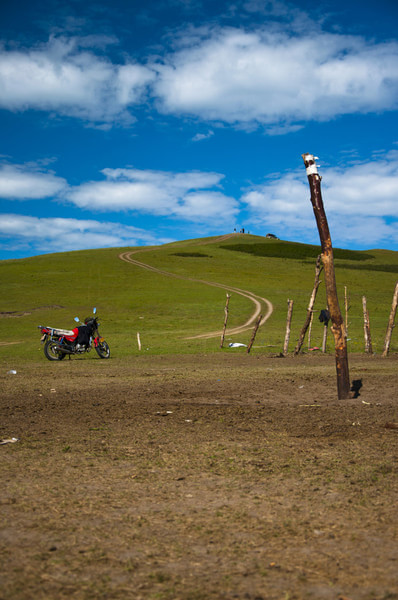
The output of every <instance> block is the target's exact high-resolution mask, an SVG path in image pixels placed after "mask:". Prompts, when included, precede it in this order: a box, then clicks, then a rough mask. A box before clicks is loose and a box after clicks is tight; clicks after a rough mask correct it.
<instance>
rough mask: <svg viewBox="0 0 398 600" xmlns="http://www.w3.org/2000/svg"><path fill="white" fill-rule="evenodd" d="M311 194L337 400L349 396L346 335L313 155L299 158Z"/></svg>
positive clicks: (318, 178)
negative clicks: (334, 362)
mask: <svg viewBox="0 0 398 600" xmlns="http://www.w3.org/2000/svg"><path fill="white" fill-rule="evenodd" d="M302 157H303V160H304V164H305V168H306V172H307V177H308V182H309V185H310V191H311V204H312V208H313V210H314V215H315V220H316V224H317V227H318V232H319V238H320V241H321V248H322V262H323V267H324V270H325V286H326V297H327V304H328V307H329V312H330V317H331V320H332V327H331V330H332V333H333V335H334V342H335V358H336V375H337V394H338V398H339V399H340V400H343V399H345V398H349V396H350V374H349V369H348V355H347V335H346V331H345V327H344V322H343V318H342V316H341V310H340V306H339V301H338V297H337V286H336V277H335V273H334V261H333V247H332V240H331V237H330V232H329V225H328V222H327V218H326V213H325V209H324V206H323V201H322V194H321V177H320V176H319V174H318V169H317V166H316V163H315V158H314V156H313V155H312V154H303V155H302Z"/></svg>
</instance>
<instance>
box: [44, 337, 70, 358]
mask: <svg viewBox="0 0 398 600" xmlns="http://www.w3.org/2000/svg"><path fill="white" fill-rule="evenodd" d="M44 355H45V357H46V358H48V360H62V359H63V358H65V356H66V354H65V353H64V352H60V350H59V346H58V343H57V342H54V341H53V340H48V342H46V344H45V346H44Z"/></svg>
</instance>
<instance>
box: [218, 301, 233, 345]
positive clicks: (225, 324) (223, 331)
mask: <svg viewBox="0 0 398 600" xmlns="http://www.w3.org/2000/svg"><path fill="white" fill-rule="evenodd" d="M230 297H231V295H230V294H227V301H226V303H225V308H224V313H225V317H224V327H223V330H222V334H221V343H220V348H222V347H223V346H224V339H225V330H226V328H227V322H228V305H229V299H230Z"/></svg>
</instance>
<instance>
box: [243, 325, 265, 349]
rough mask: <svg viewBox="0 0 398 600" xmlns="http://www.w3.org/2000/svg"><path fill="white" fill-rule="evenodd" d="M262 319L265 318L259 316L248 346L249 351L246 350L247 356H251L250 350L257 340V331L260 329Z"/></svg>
mask: <svg viewBox="0 0 398 600" xmlns="http://www.w3.org/2000/svg"><path fill="white" fill-rule="evenodd" d="M262 318H263V315H259V317H258V319H257V321H256V324H255V325H254V329H253V333H252V337H251V339H250V342H249V345H248V347H247V350H246V352H247V354H249V353H250V350H251V349H252V346H253V344H254V340H255V339H256V334H257V330H258V328H259V327H260V323H261V319H262Z"/></svg>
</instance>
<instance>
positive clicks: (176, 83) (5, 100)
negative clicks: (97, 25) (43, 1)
mask: <svg viewBox="0 0 398 600" xmlns="http://www.w3.org/2000/svg"><path fill="white" fill-rule="evenodd" d="M252 4H253V3H250V2H249V3H247V6H248V7H250V6H251V5H252ZM254 4H256V3H254ZM274 4H275V5H277V4H278V3H274ZM281 6H283V3H282V4H281ZM97 37H98V36H97ZM99 41H100V40H98V39H97V38H95V36H94V37H93V36H91V37H87V38H79V37H66V36H60V37H54V36H53V37H51V38H50V39H49V41H48V43H46V44H41V45H37V46H34V47H31V48H18V49H12V50H10V49H7V48H6V47H4V46H3V47H0V108H4V109H8V110H13V111H22V110H28V109H35V110H44V111H50V112H53V113H55V114H58V115H62V116H72V117H76V118H80V119H84V120H87V121H91V122H95V123H97V124H103V125H104V124H107V125H108V126H111V125H112V124H114V123H124V124H129V123H131V121H132V120H133V119H134V116H133V115H132V113H133V111H134V109H136V108H137V107H141V106H143V104H144V102H147V101H148V100H149V101H150V105H151V106H152V101H155V105H156V107H157V109H158V110H159V111H161V112H162V113H165V114H173V115H188V116H191V117H194V118H197V119H202V120H205V121H214V122H223V123H229V124H233V125H243V126H246V127H248V126H253V125H262V126H265V127H267V128H268V127H269V128H270V131H271V133H273V134H281V133H284V132H287V131H291V130H292V127H296V128H297V127H298V126H299V124H302V123H304V122H306V121H308V120H318V121H322V120H328V119H333V118H335V117H336V116H339V115H344V114H353V113H369V112H377V111H381V110H383V111H385V110H394V109H396V108H397V107H398V100H397V98H398V93H397V92H398V43H397V42H389V43H375V42H371V41H367V40H365V39H364V38H361V37H359V36H347V35H341V34H337V33H327V32H323V31H321V30H319V29H318V30H316V29H311V33H310V34H309V33H308V28H307V29H302V30H296V31H294V32H292V31H290V30H287V29H285V30H282V25H279V26H278V25H277V24H276V23H275V22H273V23H272V24H271V23H267V25H265V26H262V27H257V28H256V29H253V28H250V29H249V28H248V29H246V30H245V29H243V28H241V29H237V28H232V27H214V28H207V27H201V28H198V29H192V28H191V29H186V30H185V32H183V33H182V34H181V32H180V34H179V37H178V38H177V35H176V37H175V40H174V41H175V44H174V46H173V47H172V49H170V50H169V51H164V52H163V54H162V55H159V56H158V57H157V60H151V62H150V61H149V59H148V61H147V62H145V64H144V63H143V62H141V63H140V62H138V61H136V60H133V59H132V58H129V57H128V56H127V55H125V59H124V62H123V63H116V62H115V61H112V59H111V58H110V55H109V56H108V55H107V54H106V45H107V44H108V43H109V40H108V39H106V40H104V43H103V47H102V48H100V47H99V46H100V44H99ZM177 41H178V43H177ZM94 42H95V44H94ZM199 139H203V138H201V136H200V135H199V136H198V137H197V140H199Z"/></svg>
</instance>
